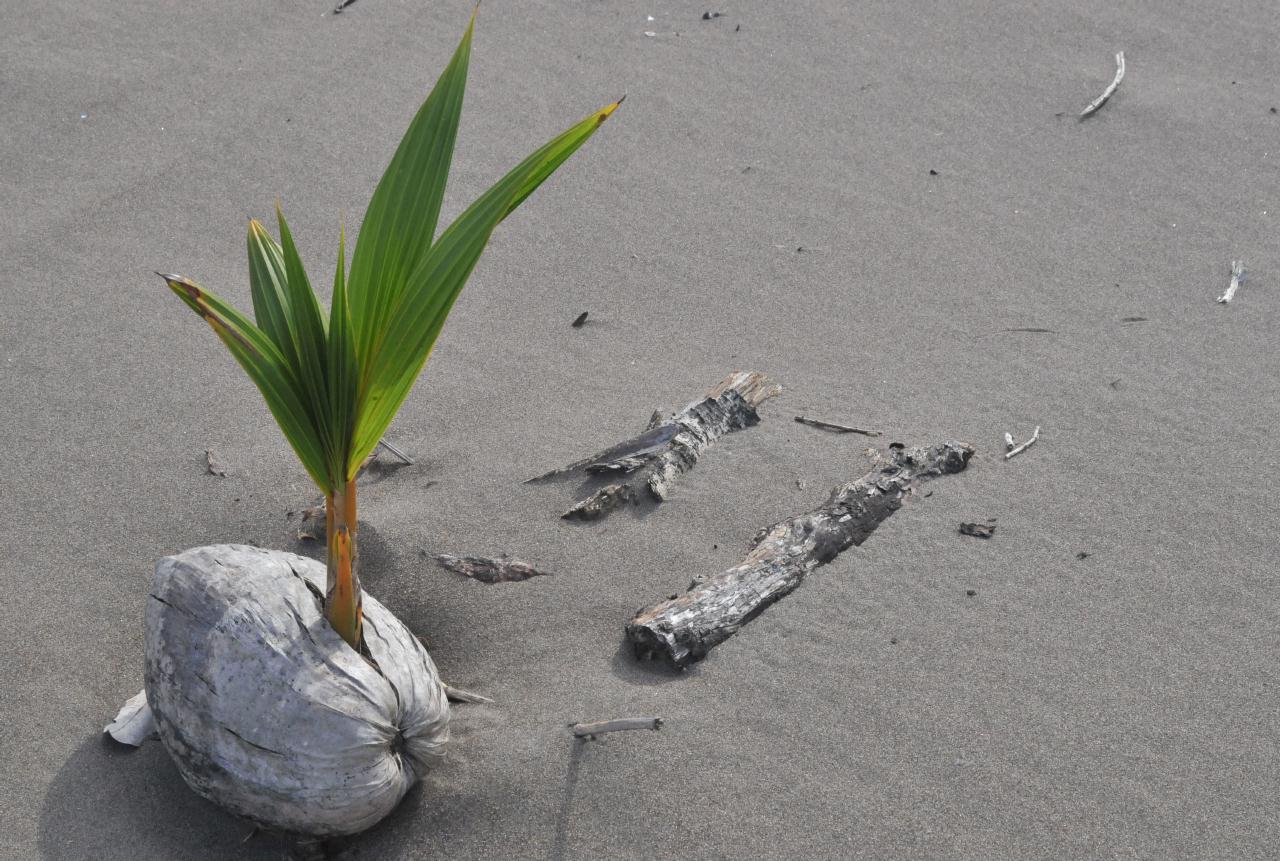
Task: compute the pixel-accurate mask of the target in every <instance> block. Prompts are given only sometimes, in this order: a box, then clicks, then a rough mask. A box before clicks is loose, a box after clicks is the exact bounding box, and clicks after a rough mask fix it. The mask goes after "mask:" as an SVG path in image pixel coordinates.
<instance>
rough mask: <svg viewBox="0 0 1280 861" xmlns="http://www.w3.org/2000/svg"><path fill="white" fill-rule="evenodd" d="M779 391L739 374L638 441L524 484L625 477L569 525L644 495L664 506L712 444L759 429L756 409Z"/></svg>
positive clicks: (659, 420) (581, 508)
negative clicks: (583, 477) (562, 478)
mask: <svg viewBox="0 0 1280 861" xmlns="http://www.w3.org/2000/svg"><path fill="white" fill-rule="evenodd" d="M781 391H782V387H781V386H779V385H778V384H777V383H774V382H772V381H770V380H769V379H768V378H767V377H765V375H764V374H760V373H756V372H753V371H738V372H736V373H733V374H730V375H729V376H728V377H726V378H725V379H723V380H721V381H720V382H719V383H717V384H716V385H715V386H712V387H711V388H710V389H709V390H708V391H707V392H706V394H704V395H703V396H702V398H700V399H699V400H696V401H694V402H693V403H691V404H689V405H688V406H687V407H685V408H684V409H682V410H680V411H679V412H677V413H675V414H674V415H672V416H670V417H667V418H664V417H663V415H662V414H661V413H654V415H653V417H652V418H651V419H650V420H649V427H648V428H647V429H646V430H645V432H644V433H642V434H641V435H640V436H638V437H634V438H632V439H629V440H627V441H626V442H623V443H619V444H618V445H615V446H613V447H612V448H609V449H606V450H605V451H602V452H600V453H599V454H597V455H594V456H592V457H589V458H587V459H586V460H580V461H578V462H577V463H572V464H569V465H568V466H566V467H563V468H561V469H554V470H552V471H551V472H548V473H545V474H543V475H539V476H537V477H536V478H531V479H529V481H528V482H526V483H530V482H538V481H546V480H548V479H551V478H556V477H560V476H567V475H571V474H574V473H585V474H587V475H593V476H624V477H623V478H620V479H618V480H616V481H613V482H610V483H609V484H607V485H605V486H604V487H602V488H600V489H599V490H597V491H596V492H595V493H593V494H591V495H590V496H588V497H587V498H586V499H583V500H580V501H579V502H578V503H576V504H575V505H574V506H573V507H572V508H570V509H569V510H568V511H566V512H565V513H564V515H563V516H564V517H565V518H568V519H578V520H595V519H597V518H600V517H603V516H605V515H606V514H608V513H609V512H610V511H612V510H613V509H615V508H617V507H618V506H619V505H621V504H623V503H627V502H638V501H639V500H640V499H641V498H642V496H643V495H647V496H649V497H651V498H652V499H654V500H656V501H657V502H662V501H663V500H664V499H666V498H667V497H668V496H670V495H671V489H672V487H673V486H674V485H675V483H676V481H677V480H678V479H679V478H680V476H681V475H683V474H684V473H686V472H688V471H689V470H690V469H693V466H694V464H696V463H697V462H698V460H699V459H700V458H701V457H702V455H703V454H704V453H705V452H706V450H707V449H708V448H710V447H711V445H712V443H714V442H715V441H716V440H717V439H719V438H720V437H722V436H724V435H725V434H727V433H729V432H731V431H735V430H741V429H742V428H746V427H750V426H752V425H754V424H757V423H759V421H760V416H759V414H758V413H757V412H756V408H757V407H759V406H760V404H762V403H764V402H765V401H766V400H768V399H769V398H771V397H773V396H774V395H776V394H778V393H779V392H781Z"/></svg>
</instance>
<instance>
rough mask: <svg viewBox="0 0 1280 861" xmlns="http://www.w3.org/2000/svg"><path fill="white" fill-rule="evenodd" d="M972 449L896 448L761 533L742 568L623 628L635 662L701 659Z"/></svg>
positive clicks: (698, 581) (700, 581)
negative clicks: (866, 470) (802, 511)
mask: <svg viewBox="0 0 1280 861" xmlns="http://www.w3.org/2000/svg"><path fill="white" fill-rule="evenodd" d="M972 454H973V447H972V446H968V445H964V444H962V443H950V442H949V443H943V444H942V445H939V446H935V447H933V448H930V449H925V448H913V449H906V450H904V449H893V450H891V454H890V459H889V462H888V463H886V464H885V465H884V466H882V467H880V468H878V469H875V470H873V471H872V472H869V473H867V474H866V475H865V476H863V477H862V478H860V479H858V480H857V481H853V482H850V483H849V484H844V485H841V486H839V487H837V488H836V489H835V490H833V491H832V492H831V495H830V497H829V498H828V499H827V501H826V502H825V503H823V505H822V506H820V507H819V508H817V509H815V510H813V511H810V512H807V513H805V514H801V515H798V516H796V517H791V518H788V519H787V520H784V521H782V522H781V523H778V524H775V525H774V526H771V527H768V528H767V529H763V530H761V531H760V533H759V534H758V535H757V536H756V539H755V542H754V543H753V545H752V548H751V550H750V552H749V553H748V554H747V557H746V559H745V560H743V562H742V563H740V564H738V565H735V566H734V567H732V568H730V569H728V570H727V571H723V572H721V573H719V574H716V575H713V576H710V577H697V578H695V579H694V581H693V583H691V584H690V585H689V588H688V590H687V591H686V592H685V593H684V594H683V595H676V596H675V597H673V598H671V599H670V600H667V601H663V602H661V603H658V604H655V605H654V606H652V607H649V608H648V609H645V610H641V611H640V612H639V613H637V614H636V615H635V617H634V618H632V620H631V621H630V623H628V625H627V627H626V633H627V639H629V640H630V641H631V643H632V645H633V647H634V648H635V651H636V654H637V656H646V655H647V656H658V657H662V658H664V659H666V660H667V661H668V662H670V663H671V664H673V665H674V666H676V667H685V666H688V665H689V664H691V663H693V662H695V661H699V660H701V659H702V658H704V657H705V656H706V655H707V653H708V652H710V651H711V649H712V648H714V647H715V646H717V645H718V644H720V643H722V642H724V641H725V640H727V639H728V638H729V637H731V636H733V635H734V634H735V633H736V632H737V631H738V630H739V629H740V628H742V626H743V625H745V624H746V623H747V622H749V621H751V620H752V619H754V618H755V617H756V616H757V615H759V613H760V612H761V611H763V610H764V609H765V608H766V607H768V606H769V605H770V604H772V603H773V602H775V601H777V600H778V599H780V598H782V597H783V596H784V595H786V594H788V593H789V592H791V591H792V590H793V589H795V588H796V587H797V586H799V585H800V584H801V583H802V582H803V581H804V579H805V577H807V576H808V575H809V573H810V572H811V571H813V569H815V568H817V567H818V566H819V565H825V564H826V563H828V562H830V561H831V560H832V559H834V558H836V556H838V555H839V554H840V553H841V552H843V551H844V550H846V549H848V548H849V547H852V546H855V545H858V544H861V543H862V542H863V541H865V540H866V539H867V536H869V535H870V534H871V533H872V532H873V531H874V530H875V528H876V527H877V526H879V525H880V523H881V522H883V521H884V520H885V519H886V518H887V517H889V515H891V514H893V512H895V511H897V510H898V509H899V508H901V507H902V500H903V498H904V497H905V496H906V495H907V494H908V493H910V492H911V491H912V489H913V488H914V487H915V486H916V485H917V484H918V483H919V482H921V481H924V480H927V479H930V478H934V477H936V476H940V475H948V474H950V473H955V472H960V471H961V470H963V469H964V468H965V466H966V465H967V464H968V462H969V458H970V457H971V456H972Z"/></svg>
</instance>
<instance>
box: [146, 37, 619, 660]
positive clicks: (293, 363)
mask: <svg viewBox="0 0 1280 861" xmlns="http://www.w3.org/2000/svg"><path fill="white" fill-rule="evenodd" d="M474 25H475V16H474V15H472V20H471V25H469V26H468V27H467V31H466V33H465V34H464V35H463V37H462V42H461V43H460V44H459V45H458V49H457V51H456V52H455V53H454V55H453V59H452V60H451V61H450V63H449V65H448V67H447V68H446V69H445V70H444V73H443V74H442V75H441V76H440V79H439V81H437V82H436V85H435V87H434V88H433V89H432V91H431V94H430V95H429V96H428V97H427V100H426V102H425V103H424V104H423V105H422V107H421V109H420V110H419V111H418V113H417V115H416V116H415V117H414V119H413V122H412V123H411V124H410V126H409V130H408V131H407V132H406V133H405V136H404V139H403V140H402V141H401V143H400V147H399V149H397V150H396V154H395V156H394V157H393V158H392V159H391V164H390V165H389V166H388V167H387V170H386V173H385V174H384V175H383V177H382V179H381V181H380V182H379V183H378V186H377V188H376V190H375V191H374V193H373V198H372V199H371V200H370V202H369V208H368V210H367V212H366V213H365V217H364V223H363V226H362V228H361V230H360V235H359V238H358V239H357V241H356V246H355V251H354V253H353V254H352V258H351V269H350V272H348V271H347V269H346V262H345V245H346V243H345V239H341V240H340V242H339V248H338V265H337V272H336V274H335V276H334V282H333V298H332V303H331V305H330V308H329V311H328V313H327V314H326V313H325V311H324V308H323V307H322V306H321V304H320V302H319V301H318V299H317V298H316V294H315V293H314V292H313V291H312V288H311V284H310V282H309V281H308V279H307V273H306V270H305V269H304V268H303V265H302V260H301V259H300V258H299V256H298V249H297V247H296V246H295V245H294V242H293V237H292V236H291V235H290V233H289V226H288V224H287V223H286V222H285V218H284V215H283V213H281V212H280V208H279V206H277V207H276V214H277V217H278V220H279V225H280V241H279V243H277V242H276V241H275V240H274V239H272V237H271V236H270V235H269V234H268V233H267V231H266V230H265V229H264V228H263V226H262V225H261V224H259V223H258V222H257V221H252V222H250V224H249V284H250V291H251V293H252V296H253V313H254V318H255V319H254V320H253V321H251V320H250V319H249V318H248V317H246V316H245V315H243V314H241V313H240V312H239V311H237V310H236V309H235V308H233V307H232V306H231V305H230V304H228V303H227V302H225V301H223V300H222V299H220V298H219V297H218V296H216V295H214V294H213V293H211V292H209V291H208V290H206V289H204V288H203V287H201V286H200V285H198V284H196V283H195V282H194V281H192V280H190V279H188V278H184V277H181V276H178V275H164V276H162V277H164V279H165V281H167V282H168V284H169V286H170V287H171V288H172V289H173V291H174V292H175V293H177V294H178V296H179V297H180V298H181V299H182V300H183V301H184V302H186V303H187V305H188V306H189V307H190V308H191V309H192V310H193V311H195V312H196V313H197V314H199V315H200V316H201V317H203V318H204V319H205V321H206V322H207V323H208V324H209V325H210V326H211V327H212V328H213V331H214V332H215V333H217V335H218V337H219V338H220V339H221V340H222V342H223V343H224V344H225V345H226V346H227V349H228V350H230V351H231V354H232V355H233V356H234V357H235V359H236V361H238V362H239V363H240V366H241V367H243V368H244V370H245V371H246V372H247V373H248V375H249V377H250V378H251V379H252V380H253V382H254V383H255V384H256V385H257V387H258V389H259V390H260V391H261V392H262V396H263V398H264V399H265V400H266V402H267V406H268V408H270V410H271V413H272V415H273V416H274V417H275V419H276V421H277V422H278V423H279V425H280V429H281V430H282V431H283V432H284V435H285V438H286V439H288V441H289V444H290V445H291V446H292V447H293V450H294V452H296V453H297V455H298V459H299V460H301V461H302V465H303V467H305V468H306V470H307V472H308V473H309V474H310V475H311V477H312V479H314V480H315V482H316V484H317V485H318V486H319V487H320V490H321V491H323V493H324V496H325V509H326V526H327V530H328V533H327V534H328V583H327V588H326V592H325V615H326V616H327V618H328V620H329V623H330V624H331V625H332V626H333V627H334V629H335V630H337V632H338V633H339V634H341V635H342V637H343V639H345V640H346V641H347V642H348V643H349V644H351V646H352V647H353V648H355V649H357V650H359V649H360V646H361V642H362V635H361V620H362V613H361V606H360V578H359V574H358V564H357V562H358V552H357V540H356V539H357V520H356V476H357V474H358V472H359V469H360V465H361V463H362V462H363V461H364V459H365V458H366V457H367V456H368V455H369V454H370V453H371V452H372V451H373V449H374V447H375V446H377V444H378V441H379V440H380V439H381V438H382V435H383V433H384V432H385V431H386V429H387V426H388V425H389V424H390V423H391V420H392V418H394V416H395V414H396V412H397V411H398V410H399V409H400V405H401V404H402V403H403V402H404V400H405V398H406V397H407V395H408V394H409V390H410V389H411V388H412V387H413V383H414V381H415V380H416V379H417V377H418V374H419V373H420V372H421V370H422V367H423V365H424V364H425V363H426V360H427V356H428V354H430V352H431V347H432V345H433V344H434V343H435V340H436V338H437V336H438V335H439V334H440V329H441V327H442V326H443V325H444V321H445V318H446V317H447V316H448V314H449V310H450V308H452V306H453V303H454V300H455V299H457V297H458V293H459V292H460V291H461V290H462V286H463V284H465V283H466V280H467V277H468V276H469V275H470V274H471V270H472V269H473V268H474V267H475V265H476V261H477V260H478V259H479V257H480V253H481V252H482V251H483V250H484V247H485V245H486V243H487V242H488V240H489V236H490V235H491V234H492V232H493V230H494V228H495V227H496V226H497V225H498V224H499V222H501V221H502V220H503V219H504V218H506V217H507V216H508V215H510V214H511V212H512V211H513V210H514V209H515V208H516V207H517V206H519V205H520V203H521V202H523V201H524V199H525V198H526V197H528V196H529V195H530V194H531V193H533V190H534V189H536V188H537V187H538V186H539V185H540V184H542V182H543V181H544V180H545V179H546V178H547V177H549V176H550V175H551V174H552V173H553V172H554V171H555V170H556V168H558V167H559V166H560V165H561V164H563V163H564V161H565V160H566V159H568V158H569V156H570V155H572V154H573V152H574V151H575V150H577V148H578V147H580V146H581V145H582V144H583V143H584V142H585V141H586V139H587V138H589V137H590V136H591V135H592V133H593V132H595V130H596V129H597V128H598V127H599V126H600V124H601V123H603V122H604V121H605V119H606V118H607V117H608V116H609V115H610V114H612V113H613V111H614V110H615V109H616V108H617V107H618V105H619V104H620V103H621V100H619V101H618V102H615V103H613V104H611V105H608V106H607V107H605V108H602V109H601V110H599V111H596V112H595V113H593V114H591V115H590V116H588V117H587V118H586V119H584V120H582V121H581V122H579V123H578V124H576V125H574V126H572V127H570V128H569V129H568V130H567V131H565V132H564V133H563V134H561V135H559V136H558V137H555V138H553V139H552V140H550V141H549V142H548V143H547V144H545V145H544V146H542V147H541V148H540V149H538V150H536V151H535V152H534V153H533V154H532V155H530V156H529V157H528V158H526V159H525V160H524V161H522V162H520V164H518V165H517V166H516V167H515V168H514V169H513V170H512V171H511V172H510V173H508V174H507V175H506V176H504V177H503V178H502V179H501V180H499V181H498V182H497V183H496V184H495V185H494V186H493V187H492V188H490V189H489V190H488V191H486V192H485V193H484V194H482V195H480V197H478V198H477V199H476V200H475V202H474V203H472V204H471V205H470V206H469V207H468V208H467V209H466V210H465V211H464V212H463V213H462V214H461V215H460V216H458V218H457V219H456V220H455V221H454V222H453V223H452V224H451V225H449V227H448V228H446V229H445V230H444V231H443V232H441V233H440V235H439V236H438V237H437V236H436V222H437V219H438V217H439V214H440V203H441V199H442V198H443V196H444V189H445V180H446V178H447V175H448V172H449V164H450V162H451V161H452V157H453V148H454V140H455V138H456V136H457V130H458V119H459V116H460V115H461V111H462V97H463V91H464V89H465V87H466V78H467V64H468V59H469V57H470V53H471V33H472V30H473V28H474Z"/></svg>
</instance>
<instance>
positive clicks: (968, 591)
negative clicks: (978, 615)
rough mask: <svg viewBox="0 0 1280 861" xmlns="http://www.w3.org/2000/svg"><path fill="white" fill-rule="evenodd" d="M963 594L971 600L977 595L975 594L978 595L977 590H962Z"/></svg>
mask: <svg viewBox="0 0 1280 861" xmlns="http://www.w3.org/2000/svg"><path fill="white" fill-rule="evenodd" d="M964 594H966V595H968V596H969V597H970V598H972V597H973V596H974V595H977V594H978V590H977V589H965V590H964Z"/></svg>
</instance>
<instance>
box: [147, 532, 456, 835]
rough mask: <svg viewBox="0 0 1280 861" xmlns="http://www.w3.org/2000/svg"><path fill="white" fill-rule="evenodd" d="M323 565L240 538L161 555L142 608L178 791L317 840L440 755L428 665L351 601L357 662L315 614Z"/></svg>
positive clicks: (435, 695)
mask: <svg viewBox="0 0 1280 861" xmlns="http://www.w3.org/2000/svg"><path fill="white" fill-rule="evenodd" d="M325 577H326V572H325V566H324V565H322V564H321V563H319V562H317V561H315V560H314V559H306V558H304V557H301V556H295V555H294V554H292V553H281V552H278V551H272V550H262V549H259V548H256V547H247V546H243V545H231V544H228V545H216V546H213V547H198V548H196V549H194V550H188V551H186V552H185V553H181V554H179V555H177V556H170V557H167V558H165V559H161V560H160V562H159V563H158V564H157V565H156V573H155V580H154V582H153V584H152V589H151V596H150V598H149V600H148V601H147V612H146V668H145V674H144V679H145V683H146V696H147V702H148V704H149V705H150V708H151V711H152V713H153V715H154V718H155V722H156V728H157V729H158V730H159V733H160V739H161V741H162V742H164V746H165V748H166V749H167V750H168V751H169V755H170V756H171V757H172V758H173V761H174V762H175V763H176V764H177V766H178V771H179V772H180V773H181V774H182V777H183V779H184V780H186V782H187V784H188V785H189V786H190V787H191V788H192V789H193V790H195V791H196V792H197V793H198V794H200V795H202V796H204V797H205V798H207V799H209V800H210V801H213V802H214V803H216V804H219V805H221V806H222V807H225V808H227V809H228V810H230V811H232V812H233V813H237V814H239V815H240V816H244V817H246V818H247V819H249V820H251V821H253V822H255V823H257V824H259V825H262V826H265V827H268V828H274V829H277V830H282V831H288V832H293V833H297V834H306V835H313V836H317V837H327V836H335V835H340V834H354V833H356V832H358V831H363V830H365V829H366V828H368V827H370V826H371V825H373V824H374V823H376V822H377V821H378V820H380V819H382V818H383V817H384V816H386V815H387V814H388V813H390V812H391V810H392V809H393V808H394V807H395V806H396V805H397V804H398V803H399V802H400V799H401V798H402V797H403V796H404V794H405V792H407V791H408V790H409V787H410V786H412V785H413V784H414V783H415V782H416V781H417V780H418V779H419V778H420V777H421V776H422V774H423V772H424V771H425V770H426V769H427V767H428V766H430V765H431V764H433V763H434V762H435V761H436V760H438V759H439V758H440V757H441V756H443V754H444V751H443V747H444V744H445V742H446V741H447V740H448V737H449V705H448V702H447V701H446V698H445V688H444V685H443V683H442V682H441V681H440V676H439V674H438V673H437V672H436V667H435V664H433V663H432V661H431V657H430V656H429V655H428V654H427V652H426V650H425V649H424V648H423V647H422V644H421V643H420V642H419V641H418V638H417V637H415V636H414V635H413V634H412V633H411V632H410V631H409V629H408V628H406V627H405V626H404V625H403V624H402V623H401V622H400V621H399V620H398V619H397V618H396V617H395V616H394V615H392V614H391V611H389V610H388V609H387V608H386V607H384V606H382V604H380V603H379V602H378V601H376V600H374V599H373V598H371V597H369V595H368V594H366V595H364V639H365V646H366V648H367V649H368V653H369V657H367V658H366V657H365V656H362V655H360V654H358V653H356V652H355V651H354V650H353V649H352V648H351V647H350V646H348V645H347V643H346V642H345V641H344V640H343V639H342V638H341V637H340V636H339V635H338V633H337V632H336V631H334V630H333V628H332V627H330V626H329V623H328V621H326V619H325V617H324V611H323V608H322V607H321V596H322V595H323V594H324V587H325Z"/></svg>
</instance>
